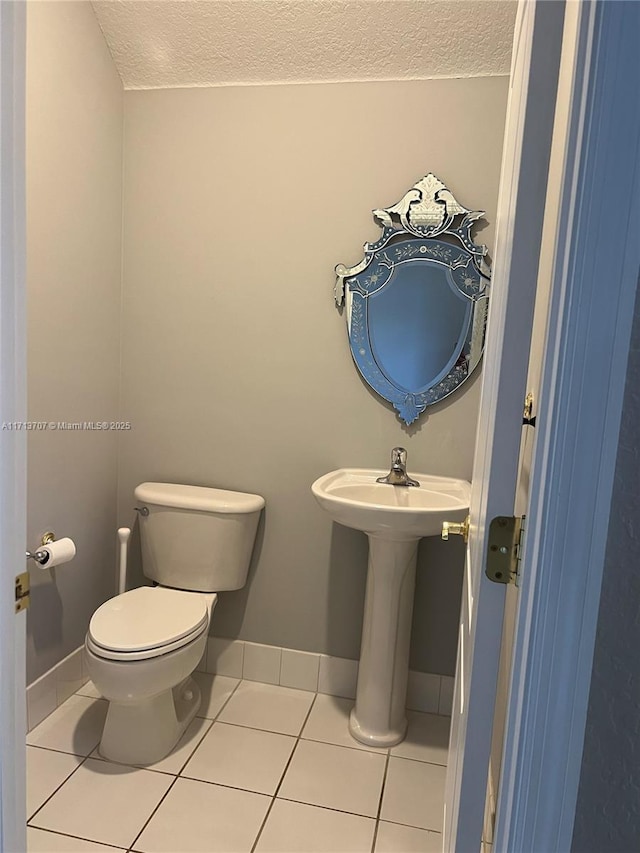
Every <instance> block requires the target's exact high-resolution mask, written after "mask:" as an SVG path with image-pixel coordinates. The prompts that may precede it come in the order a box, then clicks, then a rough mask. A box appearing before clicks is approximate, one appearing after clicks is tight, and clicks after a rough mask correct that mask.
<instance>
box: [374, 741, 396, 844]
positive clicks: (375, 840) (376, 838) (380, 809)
mask: <svg viewBox="0 0 640 853" xmlns="http://www.w3.org/2000/svg"><path fill="white" fill-rule="evenodd" d="M390 761H391V750H390V749H389V750H387V760H386V761H385V763H384V773H383V774H382V785H381V786H380V798H379V800H378V811H377V813H376V822H375V826H374V828H373V840H372V842H371V853H373V851H374V850H375V849H376V842H377V840H378V829H379V827H380V815H381V814H382V801H383V799H384V789H385V787H386V784H387V774H388V772H389V762H390Z"/></svg>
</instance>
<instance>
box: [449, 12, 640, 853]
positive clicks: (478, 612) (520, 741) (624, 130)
mask: <svg viewBox="0 0 640 853" xmlns="http://www.w3.org/2000/svg"><path fill="white" fill-rule="evenodd" d="M555 5H556V4H550V3H545V2H539V3H537V4H535V7H534V4H529V3H526V4H521V7H520V9H519V15H518V29H517V31H516V32H517V35H516V50H515V56H514V65H513V69H512V73H513V77H514V81H513V88H512V95H511V99H510V105H509V113H508V120H507V130H506V139H505V155H504V161H503V173H502V184H501V195H500V199H499V212H498V215H499V222H498V234H497V251H496V259H495V262H494V270H495V276H494V288H493V294H492V299H493V303H492V309H491V310H492V314H491V317H490V327H489V330H488V344H487V360H486V362H485V367H484V377H483V390H482V399H481V418H480V424H479V431H478V438H477V443H476V458H475V462H474V488H473V492H472V506H471V531H470V534H471V540H470V545H469V549H468V553H467V567H466V578H465V588H464V600H463V604H462V618H461V629H460V630H461V635H460V649H459V656H458V669H457V677H456V691H455V697H454V711H453V721H452V722H453V724H452V737H451V749H450V753H451V758H450V767H449V769H448V775H447V798H446V803H447V812H446V814H445V850H448V851H457V853H475V851H477V850H478V849H479V846H480V838H481V830H482V816H483V805H484V797H485V785H486V778H487V766H488V756H489V749H490V742H491V730H492V723H493V712H494V704H495V695H496V674H497V668H498V656H499V650H500V638H501V633H502V623H503V619H502V616H503V611H504V590H503V589H502V588H500V587H499V586H497V585H492V584H491V583H490V582H489V581H488V580H487V579H486V578H485V576H484V563H485V554H486V547H487V542H486V539H487V535H486V534H487V528H488V524H489V522H490V520H491V519H492V518H493V517H495V516H496V515H512V514H513V511H514V500H515V498H516V483H517V479H518V449H519V445H520V432H521V429H522V427H521V421H520V418H521V414H522V402H523V397H524V393H525V390H526V386H525V379H526V375H527V361H528V358H529V353H530V349H532V354H533V361H532V363H531V368H532V369H531V376H532V377H535V378H534V380H533V381H534V382H537V381H538V380H539V378H540V370H539V368H540V364H539V363H536V357H537V358H538V359H540V358H541V361H542V378H541V380H540V384H541V391H540V408H539V411H538V422H537V425H536V429H535V440H536V447H535V454H534V459H533V467H532V471H531V488H530V505H529V513H528V518H527V525H526V527H527V532H526V541H525V546H524V551H523V555H522V573H523V576H522V579H521V586H520V595H519V600H518V602H517V614H516V620H515V637H514V643H513V673H512V676H511V683H510V689H509V697H508V709H507V715H506V722H505V737H504V751H503V768H502V777H501V781H500V791H499V795H498V805H497V822H496V833H495V838H494V847H495V849H496V850H498V851H499V853H504V851H509V853H516V851H531V850H545V851H548V853H553V851H565V850H568V849H570V847H571V834H572V829H573V818H574V811H575V803H576V796H577V788H578V782H579V776H580V761H581V753H582V741H583V736H584V726H585V719H586V709H587V701H588V693H589V683H590V675H591V660H592V655H593V644H594V637H595V630H596V624H597V614H598V600H599V595H600V581H601V577H602V566H603V561H604V549H605V543H606V535H607V526H608V517H609V509H610V501H611V493H612V482H613V471H614V467H615V458H616V450H617V440H618V428H619V423H620V414H621V408H622V397H623V390H624V381H625V368H626V360H627V354H628V347H629V337H630V329H631V320H632V316H633V305H634V299H635V295H636V285H637V281H638V278H637V277H638V268H639V265H640V246H639V245H638V241H637V233H638V229H639V228H640V169H638V162H639V161H638V154H639V153H640V104H639V103H638V100H637V73H638V71H637V45H636V39H635V33H637V27H638V23H640V9H638V8H637V7H636V4H617V3H608V2H593V3H580V4H574V3H568V4H567V6H566V15H565V21H564V31H563V42H562V54H561V55H562V62H561V68H560V79H559V82H558V86H557V95H558V100H557V102H556V92H555V88H556V87H555V85H554V87H553V91H552V90H551V89H549V90H548V91H547V94H546V96H545V95H544V92H545V88H544V83H543V81H544V80H545V74H544V69H543V68H541V67H540V66H541V63H542V64H543V65H544V63H548V64H549V65H551V64H552V61H553V60H554V58H556V59H557V53H556V52H555V48H554V44H555V43H554V40H553V37H552V36H553V32H552V30H548V29H547V27H548V25H551V27H552V28H557V29H555V34H556V36H557V34H558V31H559V30H560V29H561V26H560V25H559V24H558V23H556V24H555V25H554V24H553V23H552V22H551V16H552V15H553V7H554V6H555ZM536 7H537V8H536ZM545 29H547V32H546V36H545ZM547 82H548V79H547ZM545 100H546V102H547V104H546V109H547V110H548V109H549V108H553V107H554V106H556V107H557V109H556V119H555V120H556V126H555V128H554V141H553V149H552V151H553V159H552V164H551V165H552V171H551V178H550V180H549V186H548V205H549V206H548V209H547V211H546V213H545V215H544V230H545V235H546V237H545V246H546V250H548V255H546V256H545V257H544V258H543V259H542V263H541V269H540V276H541V277H542V279H544V277H545V276H546V277H547V284H548V291H547V294H545V298H543V299H542V300H540V304H538V305H536V315H537V316H538V317H540V316H542V318H543V320H545V321H546V318H547V315H548V329H547V331H546V337H545V339H544V342H543V341H542V339H541V338H539V337H538V338H537V340H536V341H534V342H533V343H532V340H531V310H532V307H533V295H534V292H535V280H533V281H532V280H531V274H532V271H533V270H535V269H536V268H537V266H538V258H537V254H536V251H537V246H538V245H539V244H540V238H541V236H542V235H541V234H540V230H539V225H540V223H542V218H543V217H542V202H543V199H544V190H545V187H546V182H547V169H546V167H544V168H542V167H543V157H544V156H548V155H549V145H548V137H546V134H547V131H548V129H549V128H548V126H547V127H544V128H543V127H542V124H540V126H535V127H534V126H530V125H529V117H530V116H531V118H532V120H534V121H536V122H539V123H542V122H544V121H547V120H548V119H549V115H548V112H545V104H544V101H545ZM536 116H537V118H535V117H536ZM532 139H533V140H535V139H537V143H536V145H534V146H532V145H531V142H532ZM545 139H547V142H546V143H545ZM532 181H537V182H538V188H537V189H536V187H535V186H532V185H531V182H532ZM527 183H528V184H529V186H528V189H527V190H526V192H523V190H524V189H525V187H526V186H527ZM540 193H542V196H541V195H540ZM527 195H528V198H527ZM605 198H610V199H612V200H613V202H612V206H611V207H610V206H608V205H604V204H602V200H603V199H605ZM527 219H528V220H529V221H527ZM536 229H537V230H536ZM531 234H534V236H535V241H536V242H535V244H533V243H532V242H531V240H530V239H528V238H529V237H530V236H531ZM525 260H526V263H523V261H525ZM545 264H547V268H546V269H545V268H544V267H545ZM543 325H546V323H543ZM525 429H526V430H530V429H531V428H530V427H526V428H525ZM529 440H530V436H529ZM520 500H521V501H522V495H520ZM569 675H570V681H571V690H567V680H568V676H569ZM557 696H562V701H561V702H559V701H554V698H555V697H557Z"/></svg>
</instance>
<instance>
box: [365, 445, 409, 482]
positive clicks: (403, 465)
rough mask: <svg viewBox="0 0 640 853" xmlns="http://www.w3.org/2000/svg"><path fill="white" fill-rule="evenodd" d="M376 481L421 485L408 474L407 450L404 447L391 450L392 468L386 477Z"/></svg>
mask: <svg viewBox="0 0 640 853" xmlns="http://www.w3.org/2000/svg"><path fill="white" fill-rule="evenodd" d="M376 483H388V484H389V485H390V486H419V485H420V483H419V482H418V481H417V480H412V479H411V477H410V476H409V475H408V474H407V451H406V450H405V449H404V447H394V448H393V450H392V451H391V470H390V471H389V473H388V474H387V476H386V477H378V479H377V480H376Z"/></svg>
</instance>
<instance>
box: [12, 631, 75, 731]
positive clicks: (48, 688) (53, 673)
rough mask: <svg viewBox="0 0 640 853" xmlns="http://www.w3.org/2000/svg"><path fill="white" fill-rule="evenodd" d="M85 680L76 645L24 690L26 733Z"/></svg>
mask: <svg viewBox="0 0 640 853" xmlns="http://www.w3.org/2000/svg"><path fill="white" fill-rule="evenodd" d="M88 680H89V674H88V673H87V670H86V667H85V663H84V646H80V647H79V648H77V649H76V650H75V651H74V652H71V654H70V655H67V657H66V658H64V659H63V660H61V661H60V663H57V664H56V665H55V666H53V667H51V669H50V670H48V672H45V674H44V675H42V676H40V678H38V679H37V680H36V681H34V682H33V684H30V685H29V686H28V687H27V729H28V731H31V729H33V728H35V727H36V726H37V725H38V723H41V722H42V720H44V718H45V717H48V716H49V714H51V713H52V711H55V710H56V708H57V707H58V706H59V705H62V703H63V702H64V701H65V700H66V699H68V698H69V696H72V695H73V694H74V693H75V692H76V690H79V688H80V687H82V685H83V684H86V682H87V681H88Z"/></svg>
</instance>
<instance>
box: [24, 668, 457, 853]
mask: <svg viewBox="0 0 640 853" xmlns="http://www.w3.org/2000/svg"><path fill="white" fill-rule="evenodd" d="M206 674H207V675H212V676H213V677H214V678H215V673H206ZM245 680H246V679H238V680H237V683H236V684H235V685H234V687H233V689H232V690H231V692H230V694H229V696H228V697H227V698H226V699H225V700H224V702H223V704H222V705H221V706H220V708H219V710H218V711H217V713H216V715H215V716H214V717H213V718H207V717H201V718H198V719H201V720H203V721H207V722H209V726H208V728H207V730H206V731H205V733H204V734H203V735H202V737H201V738H200V740H199V742H198V744H197V745H196V747H195V748H194V750H193V751H192V752H191V753H190V754H189V756H188V758H187V759H186V760H185V762H184V764H183V765H182V766H181V768H180V770H178V771H177V773H176V772H172V771H160V770H151V769H150V768H148V767H138V766H136V765H123V766H130V767H135V768H136V769H141V770H144V769H147V770H150V772H156V773H161V774H163V775H169V776H173V777H174V779H173V781H172V782H171V784H170V785H169V787H168V789H167V791H166V792H165V794H164V795H163V796H162V797H161V799H160V800H159V802H158V803H157V804H156V806H155V808H154V809H153V811H152V812H151V814H150V815H149V817H148V818H147V820H146V821H145V823H144V825H143V826H142V828H141V829H140V831H139V832H138V834H137V835H136V836H135V838H134V840H133V842H132V843H131V844H130V845H129V846H128V848H119V849H128V850H133V847H134V845H135V844H136V843H137V841H138V840H139V838H140V836H141V835H142V833H143V832H144V830H145V829H146V827H147V826H148V825H149V822H150V821H151V820H152V818H153V817H154V815H155V814H156V813H157V811H158V809H159V807H160V806H161V804H162V802H163V801H164V800H165V798H166V797H167V796H168V794H169V792H170V791H171V790H172V789H173V787H174V785H175V784H176V782H177V779H178V778H183V779H191V777H186V776H183V775H182V773H183V772H184V769H185V768H186V766H187V764H188V763H189V762H190V761H191V759H192V758H193V756H194V755H195V753H196V752H197V751H198V749H199V748H200V746H201V745H202V743H203V742H204V740H205V738H206V737H207V735H208V734H209V732H210V731H211V729H212V727H213V725H214V723H215V722H220V723H221V724H224V725H233V726H236V727H238V728H247V729H250V730H254V731H264V732H266V733H274V732H270V731H269V730H268V729H259V728H256V727H253V726H244V725H240V724H237V723H225V722H223V721H221V720H220V719H219V717H220V714H222V712H223V711H224V709H225V708H226V706H227V705H228V703H229V702H230V701H231V699H232V697H233V696H234V695H235V693H236V691H237V690H238V689H239V687H240V684H241V683H242V682H243V681H245ZM274 686H277V685H274ZM80 689H81V688H80ZM298 690H300V688H298ZM301 692H307V691H301ZM308 692H309V693H312V692H313V691H308ZM74 695H81V694H74ZM320 695H324V694H320V693H319V692H317V691H316V692H315V693H314V695H313V699H312V702H311V704H310V705H309V709H308V711H307V712H306V714H305V717H304V720H303V722H302V724H301V726H300V729H299V731H298V734H297V735H296V736H295V745H294V747H293V749H292V751H291V754H290V756H289V759H288V761H287V763H286V765H285V767H284V769H283V771H282V773H281V776H280V780H279V782H278V785H277V786H276V789H275V793H274V794H273V795H271V803H270V804H269V807H268V809H267V812H266V814H265V817H264V819H263V821H262V824H261V826H260V829H259V831H258V834H257V836H256V839H255V841H254V843H253V846H252V848H251V850H252V853H253V851H255V848H256V846H257V844H258V842H259V840H260V838H261V836H262V833H263V831H264V828H265V825H266V823H267V820H268V818H269V816H270V814H271V811H272V809H273V805H274V803H275V801H276V799H278V794H279V792H280V790H281V787H282V785H283V782H284V779H285V776H286V774H287V771H288V769H289V766H290V764H291V762H292V760H293V757H294V755H295V754H296V751H297V749H298V745H299V743H300V741H305V742H317V743H321V744H325V745H328V746H334V747H337V748H340V747H342V748H343V749H351V750H354V749H355V750H356V751H358V752H365V753H369V754H374V755H375V754H380V751H379V750H375V751H373V750H361V749H358V747H351V746H345V745H343V744H335V743H331V742H330V741H325V740H319V741H314V740H313V739H311V738H305V737H303V732H304V729H305V727H306V725H307V723H308V721H309V718H310V716H311V714H312V712H313V709H314V708H315V705H316V702H317V699H318V696H320ZM69 698H71V697H69ZM85 698H91V699H93V700H94V701H99V700H98V699H97V697H85ZM102 701H105V700H104V699H103V700H102ZM274 734H281V735H282V736H288V737H291V735H289V734H287V733H284V732H282V733H277V732H275V733H274ZM98 744H99V741H98ZM29 746H32V747H33V748H35V749H41V750H45V751H50V752H57V753H58V754H63V755H72V756H74V757H76V758H79V759H81V760H80V761H79V763H78V765H77V767H75V768H74V770H73V771H72V772H71V773H70V774H69V775H68V776H67V777H66V778H65V779H64V780H63V781H62V782H61V783H60V785H58V786H57V787H56V789H55V790H54V791H53V792H52V793H51V794H50V795H49V797H47V799H46V800H45V801H44V802H43V803H42V804H41V805H40V806H39V807H38V809H36V811H35V812H34V813H33V814H32V815H31V817H30V818H29V821H31V820H33V819H34V818H35V817H36V816H37V815H38V813H39V812H40V811H41V809H42V808H43V807H44V806H45V805H46V803H48V802H49V801H50V800H51V798H52V797H53V796H54V795H55V794H56V793H57V792H58V791H59V790H60V788H62V786H63V785H65V784H66V782H67V781H69V779H70V778H71V776H73V775H74V773H75V772H76V771H77V770H78V769H79V768H80V767H81V766H83V765H84V764H85V763H86V762H87V760H88V759H89V758H92V753H91V752H90V753H89V754H88V755H85V756H80V755H77V754H76V753H68V752H64V751H62V750H57V749H52V748H49V747H46V746H40V745H36V744H29ZM94 750H95V747H94V748H93V750H92V752H93V751H94ZM385 753H386V754H385V770H384V774H383V782H382V786H381V790H380V796H379V802H378V809H377V814H376V816H375V817H373V816H372V815H364V814H359V813H357V812H353V811H347V810H344V809H340V808H335V807H330V806H322V805H318V804H316V803H306V805H309V806H311V807H313V808H321V809H323V810H325V811H333V812H338V813H341V814H350V815H354V816H357V817H362V818H364V819H369V820H371V819H372V818H373V819H374V821H375V827H374V836H373V848H372V849H374V848H375V844H376V841H377V835H378V829H379V823H380V815H381V810H382V802H383V797H384V791H385V786H386V782H387V776H388V769H389V764H390V758H391V757H392V756H391V750H390V749H389V748H386V749H385ZM393 757H396V758H401V760H403V761H414V762H415V763H419V764H431V765H432V766H437V767H442V766H446V764H445V765H442V764H437V763H435V762H429V761H422V760H420V759H415V758H404V757H402V756H393ZM94 759H96V757H95V756H94ZM97 760H103V761H104V760H105V759H102V758H101V757H98V758H97ZM108 763H112V764H116V762H108ZM193 781H198V782H204V783H206V784H210V785H214V786H215V785H218V786H220V787H224V788H228V789H231V790H237V791H245V792H247V793H255V794H262V795H263V796H264V794H263V792H256V791H251V790H250V789H246V788H237V787H235V786H232V785H224V784H222V783H219V782H210V781H208V780H204V779H197V778H195V779H193ZM267 796H269V795H267ZM280 799H282V800H283V801H285V802H294V803H295V802H298V803H301V804H305V803H304V801H301V800H291V799H289V798H288V797H281V798H280ZM389 823H393V824H396V825H399V826H408V827H412V828H415V829H420V830H423V831H426V832H434V833H436V834H441V833H440V832H439V830H435V829H427V828H425V827H421V826H415V825H413V824H407V823H400V822H398V821H394V820H390V821H389ZM28 825H31V824H28ZM31 826H32V828H33V829H40V830H42V831H48V832H54V833H56V831H55V830H49V829H47V828H46V827H38V826H33V825H31ZM56 834H59V835H63V836H66V837H71V838H76V837H78V838H79V836H74V835H69V834H67V833H60V832H59V833H56ZM87 840H93V839H87ZM96 843H103V844H107V842H96ZM111 846H117V845H111Z"/></svg>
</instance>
